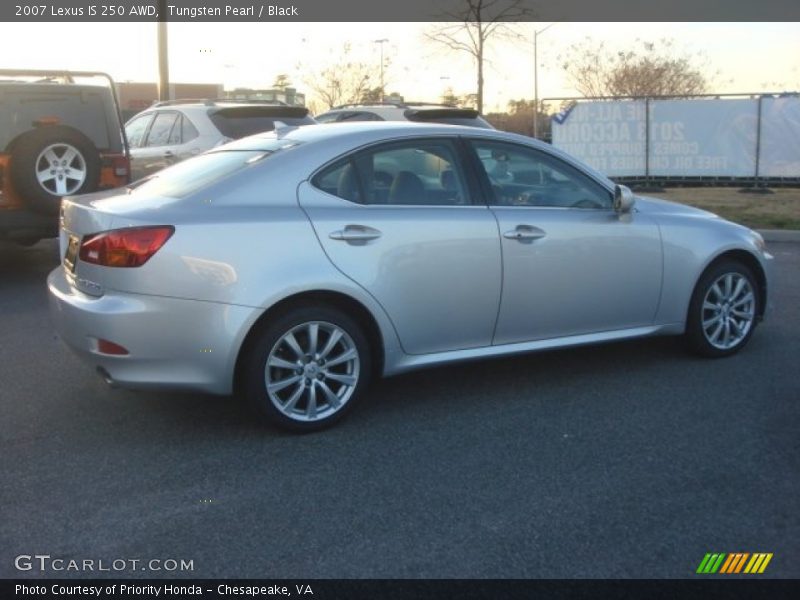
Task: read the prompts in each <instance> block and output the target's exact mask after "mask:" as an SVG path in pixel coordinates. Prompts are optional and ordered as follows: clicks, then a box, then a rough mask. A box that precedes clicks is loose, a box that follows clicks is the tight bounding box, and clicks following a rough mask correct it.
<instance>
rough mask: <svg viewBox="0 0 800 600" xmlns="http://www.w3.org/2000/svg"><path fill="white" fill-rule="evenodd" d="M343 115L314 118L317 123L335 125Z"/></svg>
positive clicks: (325, 115)
mask: <svg viewBox="0 0 800 600" xmlns="http://www.w3.org/2000/svg"><path fill="white" fill-rule="evenodd" d="M340 114H341V113H324V114H321V115H317V116H316V117H314V118H315V119H316V120H317V123H335V122H336V120H337V119H338V118H339V115H340Z"/></svg>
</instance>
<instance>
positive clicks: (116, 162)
mask: <svg viewBox="0 0 800 600" xmlns="http://www.w3.org/2000/svg"><path fill="white" fill-rule="evenodd" d="M111 164H112V166H113V167H114V175H116V176H117V177H125V178H127V177H128V175H129V174H130V171H131V161H130V160H128V157H127V156H115V157H114V158H113V159H112V160H111Z"/></svg>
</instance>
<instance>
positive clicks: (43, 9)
mask: <svg viewBox="0 0 800 600" xmlns="http://www.w3.org/2000/svg"><path fill="white" fill-rule="evenodd" d="M465 4H466V3H465V1H464V0H434V1H431V0H402V1H401V2H375V0H337V1H336V2H334V1H331V0H263V1H262V0H165V1H162V2H159V0H141V1H137V0H107V1H100V0H46V1H43V0H10V1H9V2H2V3H0V21H9V22H23V21H26V22H31V21H42V22H45V21H46V22H65V23H66V22H98V23H112V22H135V21H142V22H155V21H158V20H167V21H184V22H192V21H198V22H204V21H205V22H272V23H275V22H289V21H297V22H348V21H357V22H376V21H377V22H381V21H383V22H390V21H394V22H409V21H414V22H429V21H459V20H462V19H461V17H460V15H461V12H462V11H463V10H464V6H465ZM484 4H485V7H484V10H483V12H482V20H483V21H490V20H492V19H494V18H496V17H497V16H498V12H500V13H502V12H504V11H505V9H507V8H508V6H509V4H515V7H516V8H518V9H520V10H521V11H522V12H519V10H516V8H515V10H514V11H511V12H508V13H506V16H505V17H502V16H501V19H502V18H505V19H507V20H514V21H536V22H539V21H796V20H800V2H797V0H760V1H759V2H752V1H749V0H727V1H725V2H720V1H719V0H670V2H658V3H654V2H636V1H631V0H604V1H603V2H596V1H594V0H559V1H558V2H544V1H543V0H517V1H515V0H500V1H492V2H488V1H487V2H485V3H484Z"/></svg>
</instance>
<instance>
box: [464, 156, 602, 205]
mask: <svg viewBox="0 0 800 600" xmlns="http://www.w3.org/2000/svg"><path fill="white" fill-rule="evenodd" d="M472 146H473V148H475V151H476V152H477V154H478V159H479V160H480V163H481V165H482V166H483V169H484V171H485V173H486V175H487V177H488V178H489V182H490V183H491V186H492V193H493V199H492V200H493V203H494V204H498V205H507V206H548V207H560V208H611V206H612V196H611V192H609V191H608V190H607V189H606V188H605V187H603V186H602V185H600V184H599V183H597V182H596V181H594V180H593V179H591V178H590V177H588V176H587V175H585V174H583V173H581V172H580V171H579V170H578V169H576V168H574V167H572V166H571V165H569V164H567V163H565V162H563V161H562V160H560V159H557V158H555V157H552V156H549V155H547V154H546V153H544V152H540V151H538V150H534V149H532V148H526V147H524V146H517V145H514V144H503V143H497V142H485V141H477V140H475V141H473V142H472Z"/></svg>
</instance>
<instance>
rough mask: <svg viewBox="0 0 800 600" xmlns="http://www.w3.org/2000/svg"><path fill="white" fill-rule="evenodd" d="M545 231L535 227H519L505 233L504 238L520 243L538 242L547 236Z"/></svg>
mask: <svg viewBox="0 0 800 600" xmlns="http://www.w3.org/2000/svg"><path fill="white" fill-rule="evenodd" d="M546 235H547V233H545V232H544V230H542V229H539V228H538V227H534V226H533V225H517V227H516V228H515V229H512V230H511V231H506V232H505V233H503V237H504V238H506V239H509V240H518V241H520V242H530V241H533V240H538V239H540V238H543V237H544V236H546Z"/></svg>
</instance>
